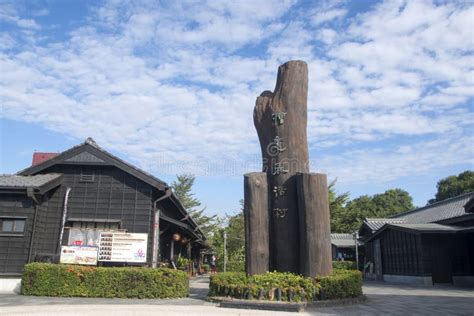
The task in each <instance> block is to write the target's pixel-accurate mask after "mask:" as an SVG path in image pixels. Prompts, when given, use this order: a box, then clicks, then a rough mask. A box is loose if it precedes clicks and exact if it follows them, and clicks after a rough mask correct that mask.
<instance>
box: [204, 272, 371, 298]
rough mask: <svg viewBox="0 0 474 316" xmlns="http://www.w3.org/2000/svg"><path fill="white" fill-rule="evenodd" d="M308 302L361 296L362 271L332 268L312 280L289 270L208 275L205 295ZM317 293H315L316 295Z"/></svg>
mask: <svg viewBox="0 0 474 316" xmlns="http://www.w3.org/2000/svg"><path fill="white" fill-rule="evenodd" d="M277 289H279V290H280V291H281V300H282V301H293V302H300V301H312V300H313V299H315V298H316V297H318V299H321V300H327V299H341V298H351V297H359V296H361V295H362V273H360V271H357V270H344V269H334V271H333V274H332V275H330V276H326V277H318V278H315V279H311V278H306V277H303V276H301V275H297V274H293V273H281V272H267V273H265V274H259V275H254V276H247V275H246V274H245V273H238V272H226V273H217V274H215V275H211V282H210V284H209V296H227V297H233V298H238V299H263V300H277V291H278V290H277ZM318 294H319V295H318Z"/></svg>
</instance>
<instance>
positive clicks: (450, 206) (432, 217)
mask: <svg viewBox="0 0 474 316" xmlns="http://www.w3.org/2000/svg"><path fill="white" fill-rule="evenodd" d="M473 198H474V192H470V193H466V194H462V195H459V196H457V197H454V198H450V199H447V200H444V201H441V202H438V203H434V204H431V205H427V206H424V207H420V208H417V209H415V210H412V211H408V212H405V213H401V214H397V215H395V216H392V217H391V219H393V220H395V219H399V220H403V221H404V222H406V223H417V224H421V223H433V222H438V221H441V220H444V219H448V218H454V217H459V216H463V215H466V214H468V213H466V210H465V209H464V205H466V204H467V203H468V202H469V201H470V200H471V199H473Z"/></svg>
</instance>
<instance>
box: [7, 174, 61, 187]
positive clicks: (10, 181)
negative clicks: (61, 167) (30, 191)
mask: <svg viewBox="0 0 474 316" xmlns="http://www.w3.org/2000/svg"><path fill="white" fill-rule="evenodd" d="M60 177H61V174H59V173H48V174H38V175H35V176H19V175H0V188H8V189H24V188H39V187H41V186H43V185H45V184H47V183H49V182H51V181H53V180H57V179H58V178H60Z"/></svg>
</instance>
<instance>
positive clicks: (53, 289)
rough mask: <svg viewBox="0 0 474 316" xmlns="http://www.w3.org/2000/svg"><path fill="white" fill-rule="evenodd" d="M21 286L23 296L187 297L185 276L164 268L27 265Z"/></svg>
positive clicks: (187, 289)
mask: <svg viewBox="0 0 474 316" xmlns="http://www.w3.org/2000/svg"><path fill="white" fill-rule="evenodd" d="M21 284H22V286H21V293H22V294H23V295H40V296H81V297H122V298H131V297H135V298H178V297H186V296H188V294H189V280H188V277H187V275H186V273H185V272H183V271H178V270H172V269H166V268H159V269H150V268H135V267H120V268H117V267H113V268H112V267H110V268H105V267H86V266H72V265H62V264H48V263H30V264H27V265H26V266H25V269H24V272H23V277H22V281H21Z"/></svg>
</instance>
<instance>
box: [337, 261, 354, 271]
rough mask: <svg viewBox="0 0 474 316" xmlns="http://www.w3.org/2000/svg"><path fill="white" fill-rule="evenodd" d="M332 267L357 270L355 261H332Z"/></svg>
mask: <svg viewBox="0 0 474 316" xmlns="http://www.w3.org/2000/svg"><path fill="white" fill-rule="evenodd" d="M332 267H333V268H334V269H346V270H357V267H356V262H355V261H333V262H332Z"/></svg>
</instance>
